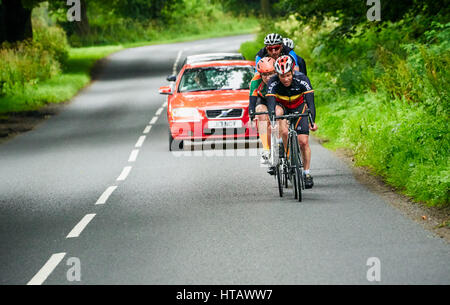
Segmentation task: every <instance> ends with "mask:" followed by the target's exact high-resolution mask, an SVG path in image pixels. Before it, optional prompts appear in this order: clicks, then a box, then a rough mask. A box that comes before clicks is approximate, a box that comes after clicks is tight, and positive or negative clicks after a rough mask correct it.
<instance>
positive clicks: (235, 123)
mask: <svg viewBox="0 0 450 305" xmlns="http://www.w3.org/2000/svg"><path fill="white" fill-rule="evenodd" d="M208 128H209V129H213V128H242V121H241V120H230V121H209V122H208Z"/></svg>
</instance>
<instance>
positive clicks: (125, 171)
mask: <svg viewBox="0 0 450 305" xmlns="http://www.w3.org/2000/svg"><path fill="white" fill-rule="evenodd" d="M131 168H132V167H131V166H126V167H124V168H123V170H122V173H121V174H120V176H119V178H117V181H123V180H125V179H127V177H128V174H129V173H130V171H131Z"/></svg>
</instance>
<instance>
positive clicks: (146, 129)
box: [143, 125, 152, 134]
mask: <svg viewBox="0 0 450 305" xmlns="http://www.w3.org/2000/svg"><path fill="white" fill-rule="evenodd" d="M150 129H152V126H151V125H148V126H147V127H145V129H144V132H143V133H144V134H147V133H149V132H150Z"/></svg>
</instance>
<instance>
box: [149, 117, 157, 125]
mask: <svg viewBox="0 0 450 305" xmlns="http://www.w3.org/2000/svg"><path fill="white" fill-rule="evenodd" d="M157 120H158V117H157V116H154V117H153V119H152V120H151V121H150V125H153V124H155V123H156V121H157Z"/></svg>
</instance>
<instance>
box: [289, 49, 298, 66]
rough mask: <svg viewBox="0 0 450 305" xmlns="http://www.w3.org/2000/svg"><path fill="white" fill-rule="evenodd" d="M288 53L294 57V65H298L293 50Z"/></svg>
mask: <svg viewBox="0 0 450 305" xmlns="http://www.w3.org/2000/svg"><path fill="white" fill-rule="evenodd" d="M289 55H290V56H291V57H292V58H293V59H294V61H295V66H298V61H297V57H298V56H297V54H296V53H295V52H294V50H291V51H290V52H289Z"/></svg>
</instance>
